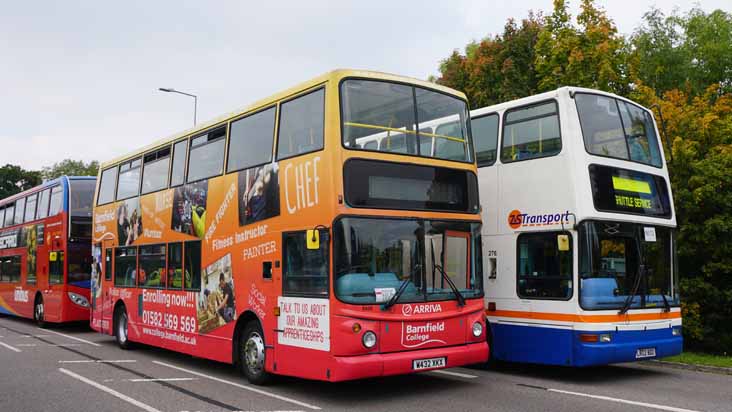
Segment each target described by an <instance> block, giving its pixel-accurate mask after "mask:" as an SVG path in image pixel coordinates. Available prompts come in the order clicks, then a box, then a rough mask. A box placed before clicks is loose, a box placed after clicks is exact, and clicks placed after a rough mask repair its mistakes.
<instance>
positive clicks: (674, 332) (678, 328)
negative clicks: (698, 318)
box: [671, 326, 681, 336]
mask: <svg viewBox="0 0 732 412" xmlns="http://www.w3.org/2000/svg"><path fill="white" fill-rule="evenodd" d="M671 334H672V335H673V336H681V326H675V327H673V328H671Z"/></svg>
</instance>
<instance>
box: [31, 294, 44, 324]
mask: <svg viewBox="0 0 732 412" xmlns="http://www.w3.org/2000/svg"><path fill="white" fill-rule="evenodd" d="M44 316H45V309H44V306H43V297H42V296H40V295H39V296H38V297H37V298H36V302H35V303H34V304H33V320H35V321H36V324H38V327H39V328H45V327H46V322H45V320H44V319H45V318H44Z"/></svg>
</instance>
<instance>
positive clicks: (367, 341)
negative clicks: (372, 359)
mask: <svg viewBox="0 0 732 412" xmlns="http://www.w3.org/2000/svg"><path fill="white" fill-rule="evenodd" d="M361 342H362V343H363V346H365V347H366V348H368V349H371V348H373V347H374V346H376V334H375V333H374V332H371V331H370V330H367V331H366V332H364V334H363V336H362V337H361Z"/></svg>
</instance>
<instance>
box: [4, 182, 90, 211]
mask: <svg viewBox="0 0 732 412" xmlns="http://www.w3.org/2000/svg"><path fill="white" fill-rule="evenodd" d="M64 178H66V179H68V180H95V179H96V178H97V177H96V176H66V175H64V176H59V177H56V178H53V179H50V180H46V181H45V182H43V183H41V184H40V185H37V186H33V187H31V188H30V189H26V190H24V191H22V192H20V193H16V194H14V195H12V196H8V197H6V198H5V199H0V206H3V205H5V204H6V203H8V202H12V201H14V200H15V199H19V198H21V197H23V196H26V195H29V194H32V193H34V192H40V191H41V190H43V189H45V188H47V187H50V186H53V185H55V184H57V183H60V182H61V181H62V180H63V179H64Z"/></svg>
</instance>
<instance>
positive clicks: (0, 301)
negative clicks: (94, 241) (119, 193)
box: [0, 176, 96, 326]
mask: <svg viewBox="0 0 732 412" xmlns="http://www.w3.org/2000/svg"><path fill="white" fill-rule="evenodd" d="M95 185H96V179H95V178H94V177H75V176H62V177H59V178H57V179H53V180H50V181H47V182H45V183H43V184H42V185H40V186H37V187H34V188H32V189H29V190H26V191H24V192H22V193H19V194H16V195H14V196H11V197H9V198H7V199H3V200H0V313H4V314H8V315H15V316H22V317H26V318H33V319H35V321H36V322H38V324H39V325H41V326H43V325H44V324H45V323H46V322H53V323H60V322H71V321H82V320H88V319H89V288H90V279H91V272H92V271H91V269H92V260H91V215H92V198H93V197H94V187H95Z"/></svg>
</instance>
